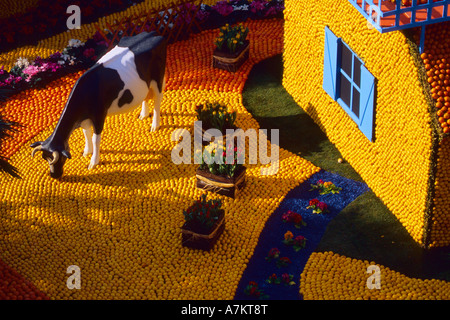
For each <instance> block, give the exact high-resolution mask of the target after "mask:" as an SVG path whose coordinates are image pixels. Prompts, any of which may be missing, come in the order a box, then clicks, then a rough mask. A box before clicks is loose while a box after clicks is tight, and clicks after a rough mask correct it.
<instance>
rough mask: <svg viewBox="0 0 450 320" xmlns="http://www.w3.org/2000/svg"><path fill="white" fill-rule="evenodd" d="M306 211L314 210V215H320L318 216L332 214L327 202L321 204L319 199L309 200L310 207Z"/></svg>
mask: <svg viewBox="0 0 450 320" xmlns="http://www.w3.org/2000/svg"><path fill="white" fill-rule="evenodd" d="M306 209H312V212H313V213H318V214H320V213H327V212H330V211H329V210H328V206H327V204H326V203H325V202H321V201H319V200H317V199H311V200H309V206H307V207H306Z"/></svg>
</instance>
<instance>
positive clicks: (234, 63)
mask: <svg viewBox="0 0 450 320" xmlns="http://www.w3.org/2000/svg"><path fill="white" fill-rule="evenodd" d="M249 48H250V42H249V41H248V40H245V41H244V45H243V46H242V47H241V48H240V49H239V50H237V51H236V52H235V53H229V52H224V51H219V50H218V49H217V48H216V49H215V50H214V52H213V67H214V68H218V69H223V70H227V71H230V72H236V71H237V70H238V69H239V68H240V66H242V64H243V63H244V62H245V61H246V60H247V59H248V57H249Z"/></svg>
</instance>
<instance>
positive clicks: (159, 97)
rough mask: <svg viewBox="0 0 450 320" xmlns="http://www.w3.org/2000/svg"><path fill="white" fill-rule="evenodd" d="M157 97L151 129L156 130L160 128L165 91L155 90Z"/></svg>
mask: <svg viewBox="0 0 450 320" xmlns="http://www.w3.org/2000/svg"><path fill="white" fill-rule="evenodd" d="M155 91H156V92H155V98H154V104H155V107H154V109H153V122H152V129H151V131H156V130H158V128H159V125H160V122H161V119H160V115H159V113H160V109H161V103H162V99H163V91H161V92H158V90H155Z"/></svg>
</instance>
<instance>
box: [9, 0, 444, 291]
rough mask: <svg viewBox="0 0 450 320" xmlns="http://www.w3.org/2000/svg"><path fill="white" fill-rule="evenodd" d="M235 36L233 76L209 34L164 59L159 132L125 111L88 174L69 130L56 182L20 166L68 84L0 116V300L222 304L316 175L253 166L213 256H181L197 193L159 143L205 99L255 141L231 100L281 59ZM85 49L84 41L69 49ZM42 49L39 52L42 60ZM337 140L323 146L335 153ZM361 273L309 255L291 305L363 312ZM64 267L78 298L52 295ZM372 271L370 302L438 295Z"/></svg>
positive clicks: (263, 37) (264, 24)
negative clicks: (9, 124)
mask: <svg viewBox="0 0 450 320" xmlns="http://www.w3.org/2000/svg"><path fill="white" fill-rule="evenodd" d="M147 2H148V1H145V3H147ZM298 9H301V7H298V8H296V10H298ZM134 10H137V9H134ZM293 12H295V11H293ZM291 17H292V16H291ZM288 19H289V18H288ZM246 25H247V26H248V27H249V29H250V34H249V38H250V41H251V48H250V50H251V51H250V60H249V61H248V62H246V63H245V64H244V65H243V66H242V68H241V69H240V70H239V71H238V72H237V73H236V74H233V75H232V74H229V73H226V72H223V71H221V70H213V69H212V68H211V60H210V59H211V51H212V48H213V39H214V37H215V36H216V34H215V32H214V31H205V32H203V33H201V34H199V35H196V36H193V37H192V38H191V39H190V40H189V41H183V42H179V43H176V44H173V45H171V46H169V52H168V61H169V63H168V70H167V72H168V74H167V75H168V85H167V91H166V93H165V98H164V101H163V107H162V113H161V128H160V129H159V131H157V132H153V133H151V132H150V131H149V128H150V125H151V120H149V119H147V120H144V121H140V120H138V119H137V116H138V114H139V111H138V110H136V111H135V112H133V113H130V114H126V115H120V116H116V117H112V118H108V120H107V122H106V124H105V131H104V132H105V134H104V136H103V137H104V139H103V140H102V149H101V153H100V155H101V165H100V166H98V167H97V168H96V169H95V170H94V171H89V170H87V165H88V162H89V159H86V158H84V157H83V156H82V151H83V147H84V138H83V135H82V132H81V131H80V130H78V131H76V132H75V133H74V134H73V136H72V137H71V139H70V145H71V149H72V151H73V152H72V156H73V158H72V159H71V160H70V161H68V162H67V163H66V166H65V175H64V176H63V178H62V179H61V180H60V181H56V180H53V179H51V178H50V177H49V176H48V174H47V171H48V165H47V164H46V163H45V162H43V161H42V159H39V157H37V158H36V159H33V158H31V156H30V148H29V146H28V144H29V143H30V142H33V141H36V140H44V139H45V138H46V137H47V136H48V135H49V134H50V133H51V132H52V129H53V128H54V125H55V124H56V121H57V119H58V118H59V115H60V114H61V111H62V108H63V106H64V103H65V100H66V99H67V97H68V95H69V93H70V90H71V87H72V86H73V84H74V83H75V81H76V79H78V77H80V76H81V75H82V72H78V73H76V74H72V75H68V76H66V77H63V78H61V79H58V80H56V81H54V82H52V83H50V84H49V85H48V86H47V87H46V88H45V89H42V90H27V91H24V92H22V93H20V94H18V95H16V96H13V97H12V98H11V99H9V100H8V101H7V102H6V103H2V105H1V107H2V110H4V111H5V112H4V113H5V115H6V117H7V119H10V120H14V121H16V122H19V123H22V124H26V126H25V127H24V128H23V130H21V131H20V132H18V133H15V134H14V136H13V138H12V139H10V140H8V141H7V143H6V144H5V145H4V146H5V147H4V148H3V150H2V154H3V155H6V156H8V157H11V163H12V164H13V165H14V166H16V167H17V168H18V169H19V172H20V174H21V176H22V179H21V180H15V179H12V178H11V179H10V178H6V177H2V178H1V179H2V181H1V183H2V188H1V191H0V199H1V202H0V226H1V229H0V230H1V232H0V237H1V241H0V275H1V276H0V293H1V296H0V299H232V298H233V296H234V294H235V290H236V287H237V284H238V282H239V279H240V277H241V275H242V272H243V271H244V270H245V267H246V263H247V262H248V260H249V258H250V257H251V255H252V252H253V249H254V248H255V246H256V243H257V240H258V237H259V234H260V233H261V230H262V229H263V227H264V223H265V221H266V220H267V218H268V217H269V215H270V214H271V213H272V212H273V211H274V210H275V208H277V206H278V205H279V203H280V202H281V201H282V199H283V197H284V195H286V193H287V192H288V191H289V190H290V189H292V188H294V187H295V186H297V185H299V184H300V183H302V182H303V181H305V180H306V179H307V178H308V177H309V176H311V175H312V174H314V173H315V172H317V171H318V170H319V168H317V167H315V166H314V165H312V164H311V163H309V162H308V161H306V160H304V159H302V158H301V157H299V156H296V155H293V154H291V153H290V152H288V151H286V150H283V149H281V150H280V170H279V172H278V173H277V174H276V175H274V176H262V175H261V174H260V169H261V167H262V166H261V165H249V168H248V185H247V186H246V188H245V189H244V190H243V192H242V193H240V194H239V197H238V198H237V199H235V200H231V199H228V198H223V201H224V207H225V209H226V211H227V218H226V219H227V222H226V223H227V227H226V230H225V232H224V234H223V235H222V236H221V238H220V239H219V242H218V243H217V245H216V247H215V248H214V249H213V250H212V251H211V252H201V251H195V250H190V249H188V248H184V247H182V246H181V234H180V232H179V231H180V230H179V228H180V226H181V225H182V223H183V217H182V209H183V208H185V207H187V206H189V205H190V204H191V201H192V199H194V198H197V197H198V196H199V195H200V194H201V191H199V190H197V189H196V188H195V166H193V165H178V166H177V165H174V164H173V163H172V161H171V154H170V152H171V150H172V149H173V147H174V146H175V144H176V142H175V141H172V139H171V136H172V133H173V132H174V130H175V129H177V128H186V129H188V130H192V129H193V128H192V126H193V122H194V121H195V112H194V111H195V106H196V105H197V104H199V103H202V102H205V101H208V100H215V101H219V102H221V103H225V104H227V105H228V106H229V108H230V109H231V110H235V111H237V112H238V118H237V124H238V125H239V126H240V127H241V128H243V129H248V128H258V123H257V122H256V121H255V120H254V119H253V118H252V117H251V115H250V114H249V113H248V112H247V111H246V109H245V107H244V106H243V104H242V96H241V93H242V89H243V86H244V84H245V80H246V79H247V77H248V73H249V72H250V70H251V68H252V66H253V65H254V64H255V63H257V62H259V61H261V60H263V59H265V58H268V57H270V56H273V55H275V54H280V53H282V51H283V37H282V35H283V32H284V29H283V21H280V20H268V21H257V22H256V21H250V22H248V23H246ZM287 32H288V33H289V32H292V31H289V29H287ZM88 36H90V35H89V32H87V33H86V34H85V35H81V36H80V37H76V36H74V34H72V35H70V36H69V37H70V38H80V39H84V38H86V37H88ZM83 37H84V38H83ZM321 40H323V39H321ZM287 41H288V43H289V39H287ZM66 43H67V40H66V39H65V37H64V36H63V37H62V38H61V39H58V40H56V37H55V38H54V39H52V40H48V39H47V40H44V41H43V42H42V44H40V45H38V46H37V47H29V48H27V49H25V50H29V51H28V52H27V53H26V54H27V55H29V56H30V57H34V56H36V55H42V56H45V55H46V54H50V53H52V52H51V51H55V50H60V49H61V48H63V47H64V46H65V44H66ZM44 48H50V49H49V51H48V53H47V52H46V51H45V52H44V51H42V50H44ZM20 50H24V49H23V48H19V49H17V51H16V52H15V53H6V54H4V55H1V57H0V61H2V62H0V64H2V63H3V62H5V61H6V62H7V63H13V61H15V58H16V57H19V56H24V54H23V53H24V52H23V51H20ZM43 53H44V54H43ZM305 53H307V54H308V55H312V54H313V53H312V52H305ZM5 57H6V58H5ZM1 59H4V60H1ZM441 62H442V59H441ZM294 70H296V69H295V68H294ZM286 83H287V82H286ZM287 87H290V86H289V85H287ZM302 94H306V91H305V92H303V93H302ZM444 102H445V100H444ZM444 105H445V103H444ZM306 108H308V107H306ZM30 111H32V112H30ZM309 111H311V109H310V110H309ZM345 135H346V133H345V132H344V133H343V134H342V135H340V136H337V137H336V136H335V137H333V140H335V141H342V139H343V140H344V141H345V140H347V139H346V138H345ZM137 138H138V139H137ZM358 139H361V138H360V137H358ZM346 143H348V141H347V142H346ZM77 150H78V152H77ZM381 151H382V150H381V149H380V150H379V152H380V153H381ZM349 158H351V157H349ZM372 161H373V160H372ZM3 186H5V187H4V188H3ZM385 191H386V192H389V191H390V190H385ZM216 197H220V196H216ZM410 218H412V219H413V220H414V219H415V218H414V217H410ZM402 220H403V219H402ZM406 220H407V221H408V219H406ZM419 226H420V224H419ZM419 229H420V228H419ZM366 264H367V263H366V262H362V261H358V260H354V259H349V258H345V257H341V256H339V255H336V254H333V253H326V254H319V253H317V254H316V253H315V254H313V255H312V256H311V258H310V260H309V261H308V264H307V266H306V268H305V271H304V273H303V274H302V283H301V286H300V290H301V293H302V294H303V295H304V298H305V299H324V298H330V299H332V298H336V297H341V298H342V297H345V298H353V299H359V298H362V299H372V298H374V296H370V295H368V294H367V292H359V293H358V291H357V290H361V289H360V288H358V289H355V288H356V287H357V286H359V285H361V281H362V280H363V279H367V274H365V273H364V274H363V275H361V274H360V273H361V270H360V269H362V268H363V269H364V270H363V271H364V272H365V270H366ZM69 265H78V266H79V267H80V269H81V276H82V289H81V290H68V289H67V287H66V279H67V276H68V275H67V274H66V269H67V267H68V266H69ZM13 270H15V271H13ZM339 271H342V272H346V273H345V274H346V277H347V278H348V279H351V281H350V280H349V281H348V282H347V284H346V287H347V288H348V290H347V291H345V290H344V291H343V290H341V289H342V286H333V285H332V284H331V282H330V281H328V280H327V279H328V278H329V277H333V276H335V277H339V276H340V274H338V272H339ZM382 272H385V273H386V274H388V278H387V279H389V283H390V284H389V285H388V288H389V289H390V291H391V292H392V293H389V294H387V293H385V292H380V293H379V294H378V295H376V296H375V298H379V299H400V298H403V296H404V295H406V296H407V297H411V298H422V297H425V298H430V299H432V298H447V299H448V296H446V293H447V294H448V292H449V290H448V283H445V282H441V281H434V280H432V281H422V280H418V279H409V278H407V277H405V276H403V275H401V274H399V273H397V272H393V271H391V270H389V269H387V268H382ZM347 278H346V279H347ZM382 285H383V283H382ZM339 287H341V288H339ZM364 287H365V286H364V284H362V288H364ZM419 289H420V291H418V290H419ZM432 292H433V293H432Z"/></svg>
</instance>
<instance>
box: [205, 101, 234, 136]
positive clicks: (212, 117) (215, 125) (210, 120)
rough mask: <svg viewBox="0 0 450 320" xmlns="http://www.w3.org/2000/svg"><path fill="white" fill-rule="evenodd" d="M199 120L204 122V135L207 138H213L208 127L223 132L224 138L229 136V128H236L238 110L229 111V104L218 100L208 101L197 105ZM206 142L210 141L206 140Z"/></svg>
mask: <svg viewBox="0 0 450 320" xmlns="http://www.w3.org/2000/svg"><path fill="white" fill-rule="evenodd" d="M196 113H197V120H199V121H201V122H202V137H204V138H206V140H209V141H211V140H213V139H212V136H211V135H210V134H209V133H207V132H206V131H207V130H208V129H218V130H219V131H220V132H221V133H222V139H225V138H226V137H227V135H226V130H227V129H233V130H235V129H236V126H235V125H234V122H235V121H236V115H237V113H236V111H233V112H229V111H228V109H227V106H226V105H224V104H221V103H218V102H206V103H204V104H200V105H198V106H197V107H196ZM203 142H204V143H206V144H207V143H208V142H207V141H204V140H203Z"/></svg>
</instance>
